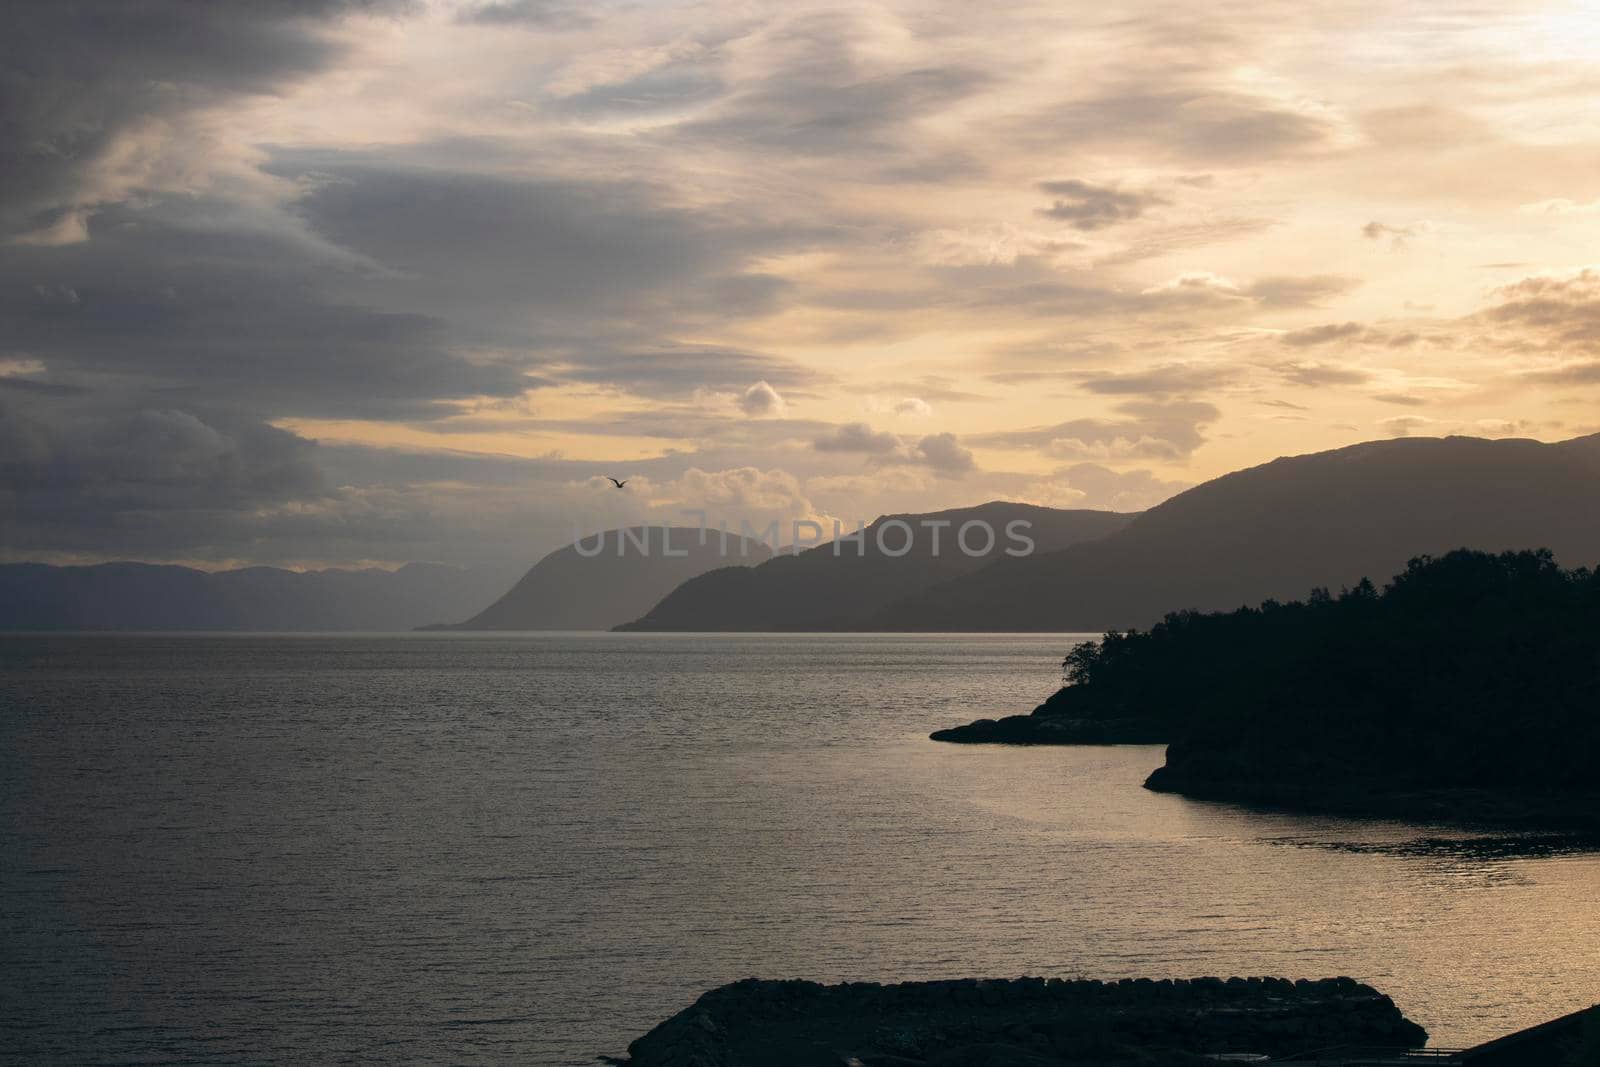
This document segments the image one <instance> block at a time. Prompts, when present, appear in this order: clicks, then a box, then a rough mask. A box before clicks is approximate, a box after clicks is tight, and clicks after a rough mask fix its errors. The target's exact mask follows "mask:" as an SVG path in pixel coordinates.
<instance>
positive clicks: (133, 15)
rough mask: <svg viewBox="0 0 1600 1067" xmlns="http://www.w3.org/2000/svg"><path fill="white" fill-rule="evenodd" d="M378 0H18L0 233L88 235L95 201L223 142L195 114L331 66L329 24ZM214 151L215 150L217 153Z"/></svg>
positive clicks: (173, 171)
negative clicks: (197, 0) (221, 0)
mask: <svg viewBox="0 0 1600 1067" xmlns="http://www.w3.org/2000/svg"><path fill="white" fill-rule="evenodd" d="M399 6H400V5H399V4H394V3H384V2H381V0H293V2H291V3H261V4H254V3H229V4H204V5H198V6H197V5H195V4H192V3H188V2H186V0H141V2H139V3H136V4H134V3H120V2H117V0H85V2H81V3H51V2H26V0H25V2H23V3H21V4H18V5H16V10H13V11H11V12H9V14H10V15H11V18H10V19H9V20H8V23H9V25H8V32H7V33H5V34H4V35H0V72H3V77H4V79H5V91H4V92H0V129H3V130H5V136H4V137H0V234H10V235H13V236H15V235H18V234H20V233H26V232H32V233H34V234H36V235H38V238H39V239H40V240H41V242H42V243H46V244H49V243H66V242H68V241H71V240H82V239H83V237H84V235H85V231H86V217H87V215H88V214H89V213H90V212H92V211H93V210H95V209H96V208H97V207H98V206H100V205H101V204H103V203H109V202H113V201H116V200H118V199H120V198H121V197H123V196H124V195H126V194H127V193H129V192H130V191H132V190H133V189H135V188H140V187H143V188H146V189H148V188H150V187H151V186H153V185H156V184H157V183H158V182H159V181H160V179H161V178H162V177H163V176H170V175H178V174H184V173H185V172H186V171H187V170H188V162H189V159H188V158H187V157H190V156H193V155H196V154H200V153H216V152H217V151H218V147H219V146H218V145H217V143H216V142H215V141H214V140H212V139H211V138H210V137H208V136H205V135H203V134H199V133H197V132H196V131H195V130H194V129H192V128H191V127H190V125H189V123H190V122H191V120H196V119H197V118H198V117H199V116H201V115H203V114H204V113H205V112H207V111H209V110H214V109H217V108H219V107H221V106H223V105H225V104H227V103H229V102H232V101H237V100H239V99H242V98H246V97H250V96H258V95H265V94H272V93H276V92H279V91H281V90H282V89H283V88H284V87H286V86H288V85H290V84H292V83H293V82H295V81H297V80H299V79H301V78H303V77H305V76H307V75H309V74H311V73H313V72H315V71H318V70H321V69H324V68H326V67H328V66H330V65H331V64H333V63H334V62H335V61H336V60H337V59H338V58H339V56H340V55H341V53H342V52H343V50H344V49H343V46H342V45H341V44H340V43H339V42H338V41H337V40H336V39H335V37H334V36H333V35H332V34H331V33H330V32H329V31H330V29H331V28H332V27H333V25H334V24H335V23H336V22H337V21H338V20H340V19H342V18H343V17H344V16H346V15H348V14H350V13H352V12H383V11H385V10H393V9H395V8H397V7H399ZM212 162H213V163H215V162H216V160H215V159H213V160H212Z"/></svg>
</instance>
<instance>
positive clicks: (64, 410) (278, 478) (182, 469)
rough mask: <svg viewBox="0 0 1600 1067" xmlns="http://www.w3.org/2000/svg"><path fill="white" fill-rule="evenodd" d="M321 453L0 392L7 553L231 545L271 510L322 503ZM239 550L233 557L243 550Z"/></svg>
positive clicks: (212, 424)
mask: <svg viewBox="0 0 1600 1067" xmlns="http://www.w3.org/2000/svg"><path fill="white" fill-rule="evenodd" d="M315 452H316V446H315V445H314V444H313V443H312V442H310V441H307V440H305V439H303V438H300V437H298V436H296V435H294V434H292V433H289V432H287V431H284V430H279V429H276V428H274V427H272V426H267V425H264V424H262V423H260V422H258V421H255V420H251V419H246V418H237V417H233V416H229V415H226V414H221V415H219V414H206V415H200V414H196V413H194V412H190V411H184V410H180V409H176V408H154V407H151V408H130V407H127V406H125V405H122V404H121V403H118V402H113V403H110V404H105V403H102V402H98V401H85V400H84V399H83V398H81V397H72V398H67V399H63V398H60V397H53V398H50V399H49V400H48V402H46V403H43V404H41V403H40V398H38V397H34V398H31V399H30V401H29V402H28V403H26V404H24V403H18V402H16V400H15V398H14V397H9V396H7V395H5V394H4V393H0V544H3V545H4V546H5V547H6V549H7V550H8V551H9V552H13V553H15V552H19V551H27V550H30V549H31V550H36V551H48V552H60V551H74V550H85V551H91V552H106V551H109V552H112V553H117V552H127V551H129V548H128V547H125V545H126V543H127V542H128V541H129V540H140V539H144V538H149V539H151V540H150V541H147V542H146V543H145V544H144V545H143V547H147V548H148V547H149V545H150V544H151V543H159V544H160V547H161V550H162V551H163V552H170V551H173V550H180V551H181V550H183V549H196V548H200V547H202V546H204V545H206V544H207V543H208V542H210V541H211V540H212V539H213V538H214V537H215V536H216V535H217V533H218V531H219V529H220V528H221V527H222V526H230V525H231V526H233V527H234V528H235V536H237V534H238V532H239V530H241V529H242V528H244V527H245V526H247V525H248V524H249V522H250V520H251V517H252V516H253V515H256V514H258V513H259V512H260V510H261V509H263V508H270V507H273V506H277V505H283V504H287V503H289V502H293V501H314V500H321V499H326V498H328V497H329V496H330V494H331V489H330V486H329V483H328V482H327V480H326V478H325V477H324V474H323V472H322V470H321V469H320V468H319V467H318V466H317V464H316V461H315ZM238 544H239V542H238V541H237V540H236V541H235V542H234V544H233V545H232V546H230V550H231V549H233V548H237V547H238Z"/></svg>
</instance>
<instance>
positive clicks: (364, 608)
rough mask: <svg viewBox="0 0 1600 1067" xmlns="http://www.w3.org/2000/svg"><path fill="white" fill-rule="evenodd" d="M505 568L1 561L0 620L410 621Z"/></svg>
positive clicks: (480, 590)
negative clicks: (208, 567) (220, 567)
mask: <svg viewBox="0 0 1600 1067" xmlns="http://www.w3.org/2000/svg"><path fill="white" fill-rule="evenodd" d="M507 580H508V575H507V574H506V571H505V569H504V568H500V567H483V568H470V569H463V568H460V567H447V566H443V565H441V564H435V563H409V564H407V565H405V566H404V567H401V568H399V569H398V570H395V571H386V570H381V569H378V568H371V569H366V570H322V571H290V570H284V569H282V568H278V567H246V568H243V569H240V570H231V571H202V570H196V569H194V568H192V567H179V566H174V565H170V564H151V563H101V564H95V565H91V566H69V567H56V566H51V565H49V564H44V563H7V564H0V630H11V631H18V630H233V631H245V630H255V631H301V632H305V631H315V630H370V631H396V630H410V629H412V628H414V627H416V626H418V625H421V624H422V623H425V622H428V621H430V620H433V619H437V618H439V617H440V616H441V615H443V616H444V617H446V618H448V617H449V616H450V615H454V614H466V613H468V612H472V611H476V610H478V609H479V608H481V607H482V606H483V605H484V604H485V603H487V602H489V601H490V600H492V599H493V598H494V595H495V594H496V593H497V592H498V591H499V590H501V589H503V588H505V583H506V581H507Z"/></svg>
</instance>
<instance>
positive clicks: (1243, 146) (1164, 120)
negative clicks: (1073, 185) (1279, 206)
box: [1030, 86, 1344, 163]
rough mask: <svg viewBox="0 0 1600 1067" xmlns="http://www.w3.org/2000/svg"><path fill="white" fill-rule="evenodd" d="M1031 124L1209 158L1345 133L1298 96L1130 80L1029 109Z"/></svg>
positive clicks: (1304, 148)
mask: <svg viewBox="0 0 1600 1067" xmlns="http://www.w3.org/2000/svg"><path fill="white" fill-rule="evenodd" d="M1030 129H1031V130H1032V131H1033V132H1034V135H1035V136H1037V137H1040V138H1044V137H1048V138H1049V139H1050V140H1052V141H1054V142H1056V143H1061V144H1070V145H1073V146H1074V147H1077V146H1079V145H1083V144H1086V143H1087V144H1120V145H1125V146H1137V147H1139V148H1141V149H1144V150H1145V151H1147V152H1151V151H1153V152H1157V153H1161V154H1164V155H1168V156H1173V157H1177V158H1180V159H1185V160H1196V161H1203V162H1216V163H1237V162H1244V161H1248V160H1265V159H1272V158H1275V157H1281V156H1287V155H1298V154H1302V153H1305V152H1310V151H1316V150H1320V149H1325V148H1329V147H1332V146H1334V145H1335V144H1337V143H1338V142H1339V141H1340V139H1341V137H1342V136H1344V130H1343V122H1342V121H1341V120H1340V119H1339V118H1338V117H1337V116H1336V115H1334V114H1332V113H1330V112H1329V111H1327V110H1326V109H1325V108H1321V107H1319V106H1316V105H1313V104H1310V103H1307V102H1305V101H1301V100H1291V99H1278V98H1274V97H1271V96H1268V95H1263V94H1256V93H1249V92H1240V91H1232V90H1228V89H1221V88H1202V87H1194V88H1177V89H1166V88H1156V87H1153V86H1151V87H1144V86H1135V87H1132V88H1130V89H1128V90H1126V91H1123V92H1113V93H1109V94H1106V95H1102V96H1096V97H1090V98H1087V99H1081V100H1075V101H1072V102H1070V103H1067V104H1064V105H1062V106H1061V107H1059V108H1057V109H1055V110H1054V111H1053V112H1051V113H1049V114H1045V115H1039V116H1036V117H1031V121H1030Z"/></svg>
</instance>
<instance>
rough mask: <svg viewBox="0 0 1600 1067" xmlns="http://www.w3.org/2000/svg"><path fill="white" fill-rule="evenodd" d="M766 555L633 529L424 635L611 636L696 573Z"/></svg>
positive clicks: (589, 545)
mask: <svg viewBox="0 0 1600 1067" xmlns="http://www.w3.org/2000/svg"><path fill="white" fill-rule="evenodd" d="M669 531H670V532H669ZM640 545H643V546H644V547H643V548H642V549H641V548H640V547H639V546H640ZM580 549H581V551H580ZM669 550H670V551H671V552H672V553H673V555H668V554H667V552H668V551H669ZM585 553H592V555H586V554H585ZM678 553H682V555H678ZM771 555H772V549H771V548H770V547H768V546H767V544H766V543H764V542H761V541H757V540H754V539H752V538H747V537H739V536H736V535H733V534H729V535H728V537H727V542H726V548H724V545H723V540H722V538H721V536H720V535H719V534H718V533H717V532H716V531H715V530H711V531H707V532H706V534H705V543H704V544H702V543H701V537H700V531H699V530H695V529H688V528H675V527H665V526H633V527H629V528H628V530H627V536H623V533H622V531H619V530H607V531H606V532H605V533H603V534H598V535H594V536H591V537H588V538H585V539H583V540H580V541H579V542H577V543H576V544H574V545H567V546H566V547H565V548H559V549H557V550H556V551H554V552H552V553H550V554H549V555H548V556H545V557H544V558H543V559H541V560H540V561H539V562H538V563H536V564H534V565H533V567H532V569H530V570H529V571H528V573H527V574H525V575H523V576H522V580H521V581H519V582H517V584H516V585H514V586H512V587H511V589H510V591H509V592H507V593H506V594H505V595H504V596H502V597H501V598H500V599H499V600H496V601H495V602H494V603H493V604H491V605H489V607H487V608H485V609H484V610H483V611H481V612H479V613H478V614H477V615H474V616H473V617H472V618H470V619H468V620H467V621H466V622H463V623H457V624H455V625H451V626H435V627H429V629H446V630H608V629H610V628H611V627H613V626H616V625H617V624H618V623H622V622H626V621H628V620H629V619H633V618H636V617H638V616H639V615H640V614H642V613H643V612H644V611H646V610H648V609H649V607H650V606H651V605H652V604H654V603H655V602H656V601H658V600H660V599H661V598H662V597H663V596H665V595H666V594H667V593H669V592H671V591H672V590H673V589H674V588H675V587H677V586H678V585H679V584H681V583H683V582H685V581H688V580H690V579H693V578H694V577H695V576H696V575H700V574H704V573H705V572H706V571H710V570H713V569H716V568H724V569H728V570H732V571H734V572H739V571H741V570H748V569H749V567H750V565H752V564H756V563H760V562H762V561H764V560H766V559H768V558H769V557H771Z"/></svg>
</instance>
